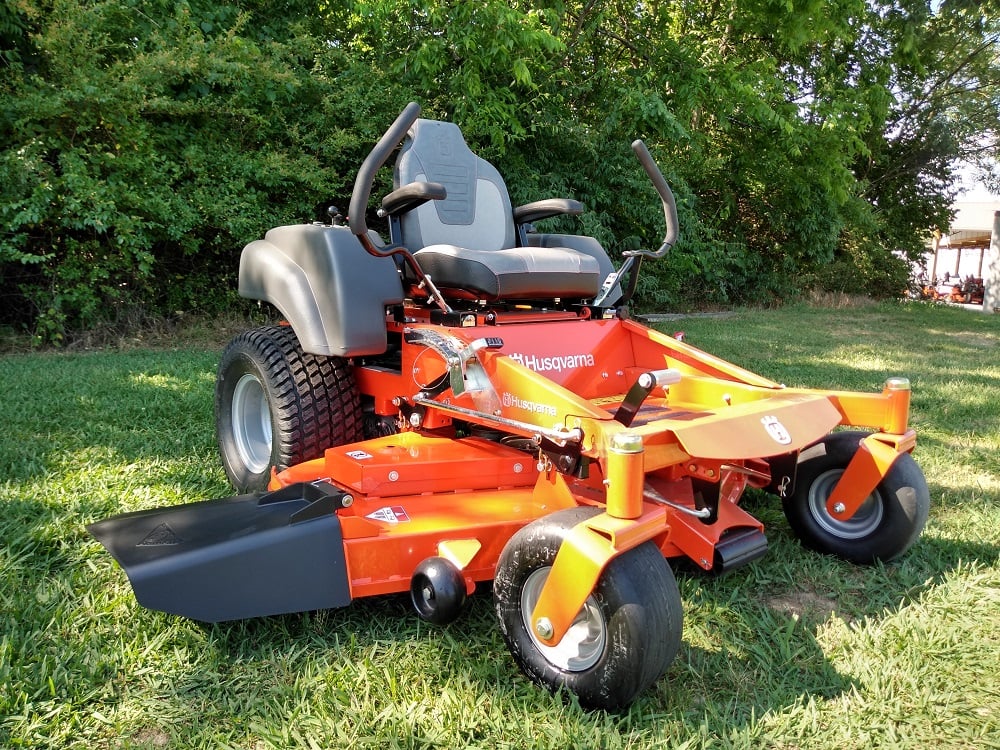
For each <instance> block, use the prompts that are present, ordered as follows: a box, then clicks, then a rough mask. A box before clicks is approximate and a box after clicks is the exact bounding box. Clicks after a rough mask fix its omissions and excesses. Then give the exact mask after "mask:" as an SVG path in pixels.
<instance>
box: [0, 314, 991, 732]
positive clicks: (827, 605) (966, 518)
mask: <svg viewBox="0 0 1000 750" xmlns="http://www.w3.org/2000/svg"><path fill="white" fill-rule="evenodd" d="M663 328H664V329H665V330H669V331H673V330H676V329H683V330H684V331H685V332H686V334H687V341H688V342H689V343H693V344H695V345H696V346H701V347H703V348H705V349H707V350H709V351H711V352H713V353H716V354H718V355H720V356H723V357H725V358H727V359H730V360H732V361H735V362H737V363H739V364H742V365H744V366H746V367H748V368H749V369H752V370H755V371H758V372H760V373H762V374H765V375H768V376H770V377H772V378H775V379H777V380H780V381H782V382H785V383H787V384H789V385H806V386H816V387H830V388H834V387H835V388H849V389H859V390H876V391H877V390H880V389H881V385H882V382H883V381H884V380H885V378H886V377H888V376H891V375H906V376H908V377H909V378H910V379H911V380H912V383H913V403H912V414H913V417H912V424H913V426H915V427H916V429H917V431H918V434H919V436H920V437H919V442H918V446H917V451H916V454H915V455H916V458H917V460H918V461H919V463H920V464H921V465H922V467H923V468H924V471H925V473H926V475H927V478H928V482H929V484H930V489H931V498H932V507H931V516H930V521H929V522H928V525H927V528H926V530H925V532H924V534H923V536H922V538H921V539H920V541H918V543H917V544H916V545H915V546H914V548H913V549H912V550H911V551H910V552H909V553H908V554H907V555H906V556H904V557H903V558H902V559H901V560H899V561H898V562H896V563H893V564H892V565H886V566H879V567H874V568H859V567H854V566H852V565H849V564H847V563H843V562H839V561H837V560H835V559H830V558H824V557H820V556H818V555H816V554H813V553H809V552H807V551H805V550H803V549H801V548H800V547H799V545H798V543H797V542H796V541H795V539H794V538H793V537H792V536H791V534H790V533H789V531H788V529H787V526H786V524H785V522H784V519H783V516H782V515H781V511H780V507H778V505H777V503H776V502H774V501H773V500H771V499H769V498H764V497H763V496H761V497H753V498H750V499H749V500H748V505H749V507H750V508H751V510H752V512H754V513H756V514H758V515H759V516H760V517H761V518H762V519H763V521H764V523H765V524H767V526H768V538H769V541H770V544H771V549H770V551H769V553H768V555H767V556H766V557H764V558H763V559H762V560H760V561H758V562H756V563H754V564H753V565H751V566H748V567H746V568H742V569H740V570H737V571H735V572H733V573H730V574H728V575H726V576H723V577H705V576H699V575H682V576H680V579H679V582H680V586H681V593H682V597H683V601H684V607H685V618H686V619H685V623H684V644H683V646H682V648H681V651H680V654H679V655H678V658H677V659H676V661H675V662H674V664H673V666H672V667H671V669H670V670H669V672H668V673H667V675H666V676H665V677H664V678H663V679H661V680H660V682H659V683H657V685H656V686H655V689H653V690H651V691H649V692H648V693H646V694H645V695H643V696H642V697H641V698H640V700H639V701H637V702H636V703H635V705H634V706H633V707H632V708H631V709H630V710H629V711H628V712H626V713H623V714H621V715H610V714H605V713H600V712H598V713H587V712H585V711H582V710H580V709H579V707H578V706H576V705H574V704H572V703H566V702H564V701H563V700H562V699H561V698H560V697H558V696H551V695H549V694H548V693H546V692H544V691H543V690H541V689H539V688H536V687H535V686H533V685H532V684H531V683H529V682H528V681H527V680H526V679H525V678H524V677H523V676H522V675H521V674H520V672H519V671H518V669H517V667H516V666H515V664H514V663H513V661H512V659H511V658H510V656H509V655H508V653H507V651H506V649H505V647H504V644H503V641H502V640H501V637H500V635H499V632H498V631H497V628H496V625H495V623H494V621H493V614H492V606H491V605H492V602H491V598H490V594H489V591H484V592H481V593H480V594H479V595H478V596H476V597H474V598H473V601H472V604H471V606H470V607H469V608H468V611H467V612H466V614H465V615H464V616H463V617H462V618H460V619H459V621H458V622H456V623H454V624H453V625H451V626H449V627H448V628H446V629H438V628H435V627H430V626H428V625H426V624H424V623H422V622H421V621H420V620H418V619H417V617H416V616H415V615H414V614H413V613H412V611H411V608H410V605H409V602H408V601H407V600H406V598H405V597H387V598H382V599H376V600H367V601H359V602H356V603H355V604H353V605H351V606H350V607H348V608H345V609H342V610H335V611H329V612H320V613H312V614H306V615H292V616H285V617H277V618H270V619H260V620H253V621H247V622H240V623H230V624H222V625H214V626H203V625H199V624H196V623H194V622H190V621H187V620H183V619H180V618H177V617H173V616H169V615H164V614H160V613H155V612H150V611H147V610H144V609H142V608H140V607H139V606H138V605H137V604H136V603H135V600H134V599H133V597H132V594H131V589H130V588H129V586H128V582H127V580H126V578H125V576H124V574H123V572H122V571H121V570H120V569H119V568H118V567H117V565H116V564H115V563H114V561H113V560H112V558H111V557H110V556H109V555H107V554H106V553H105V552H104V551H103V549H102V548H101V546H100V545H99V544H98V543H97V542H95V541H93V540H92V539H91V538H90V537H89V536H88V535H87V534H86V532H85V531H84V525H85V524H86V523H88V522H90V521H93V520H96V519H99V518H102V517H105V516H107V515H111V514H115V513H118V512H121V511H125V510H135V509H139V508H149V507H155V506H159V505H164V504H171V503H179V502H185V501H190V500H197V499H204V498H208V497H218V496H224V495H227V494H230V493H229V489H228V487H227V484H226V481H225V477H224V475H223V473H222V471H221V469H220V467H219V462H218V459H217V456H216V453H215V446H214V438H213V427H212V425H213V417H212V388H213V381H214V368H215V363H216V360H217V356H218V354H217V352H216V351H214V350H213V351H209V350H207V349H206V347H205V346H204V345H199V344H198V343H193V344H190V345H184V346H179V347H178V348H176V349H173V350H162V349H161V350H152V351H147V350H134V351H111V350H108V351H96V352H87V353H63V354H59V353H55V354H49V353H46V354H23V355H8V356H4V357H0V371H2V373H3V378H2V380H3V395H2V397H0V428H2V429H0V602H2V607H3V627H2V630H0V746H2V747H21V746H25V747H81V748H83V747H86V748H93V747H149V748H161V747H206V748H216V747H240V748H270V747H289V746H302V747H348V746H350V747H373V748H386V747H482V748H490V749H491V750H492V749H494V748H526V747H540V748H560V749H561V748H566V747H580V748H591V747H602V748H618V747H631V748H638V747H649V746H662V747H671V748H688V747H692V748H693V747H779V748H800V747H801V748H838V749H839V748H853V747H858V748H864V747H879V748H884V747H910V748H928V747H941V748H956V747H958V748H977V749H979V748H987V747H993V748H1000V316H986V315H981V314H978V313H973V312H969V311H965V310H958V309H954V308H943V307H932V306H926V305H917V304H911V305H886V306H880V305H871V306H860V307H846V308H843V309H818V308H811V307H794V308H788V309H784V310H779V311H765V312H746V313H739V314H737V315H734V316H731V317H727V318H697V319H686V320H682V321H679V322H674V323H670V324H666V325H664V326H663Z"/></svg>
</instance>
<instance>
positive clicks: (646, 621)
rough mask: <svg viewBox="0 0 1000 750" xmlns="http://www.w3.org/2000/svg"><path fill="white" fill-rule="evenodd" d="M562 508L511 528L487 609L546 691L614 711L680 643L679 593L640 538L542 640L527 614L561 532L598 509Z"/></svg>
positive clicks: (650, 679) (655, 675) (663, 666)
mask: <svg viewBox="0 0 1000 750" xmlns="http://www.w3.org/2000/svg"><path fill="white" fill-rule="evenodd" d="M598 512H599V511H598V509H596V508H582V507H581V508H570V509H569V510H564V511H559V512H557V513H553V514H552V515H550V516H546V517H544V518H541V519H539V520H538V521H535V522H534V523H531V524H529V525H527V526H525V527H524V528H523V529H521V530H520V531H519V532H517V533H516V534H515V535H514V536H513V537H511V539H510V541H509V542H508V543H507V546H506V547H504V550H503V553H502V554H501V556H500V560H499V562H498V564H497V571H496V576H495V579H494V582H493V591H494V599H495V608H496V613H497V618H498V619H499V623H500V631H501V633H502V634H503V637H504V640H505V641H506V642H507V647H508V648H509V649H510V652H511V654H512V655H513V656H514V659H515V661H517V663H518V666H520V668H521V669H522V670H523V671H524V673H525V674H526V675H527V676H528V677H530V678H531V679H532V680H534V681H535V682H537V683H538V684H540V685H542V686H544V687H547V688H548V689H550V690H553V691H555V690H558V689H560V688H565V689H566V690H567V691H569V692H571V693H574V694H576V695H577V696H578V697H579V700H580V703H581V705H583V706H585V707H587V708H599V709H605V710H611V711H613V710H617V709H620V708H623V707H625V706H627V705H628V704H629V703H631V702H632V701H633V700H635V698H636V697H637V696H638V695H639V694H640V693H641V692H642V691H644V690H645V689H646V688H648V687H649V686H650V685H652V684H653V683H654V682H656V680H657V679H659V677H660V676H661V675H662V674H663V673H664V672H665V671H666V670H667V667H669V666H670V663H671V662H672V661H673V659H674V656H675V655H676V654H677V650H678V648H679V647H680V642H681V628H682V614H681V599H680V592H679V591H678V589H677V582H676V581H675V580H674V576H673V573H672V572H671V570H670V566H669V565H668V564H667V562H666V560H664V559H663V555H662V554H661V553H660V551H659V549H658V548H657V547H656V545H655V544H653V543H652V542H646V543H644V544H642V545H640V546H638V547H636V548H634V549H631V550H629V551H628V552H625V553H624V554H622V555H619V556H618V557H616V558H614V559H613V560H612V561H611V562H610V563H609V564H608V565H607V567H606V568H605V569H604V572H603V573H602V574H601V577H600V578H599V579H598V582H597V586H596V587H595V589H594V591H593V593H592V594H591V595H590V596H589V597H588V598H587V601H586V602H585V603H584V605H583V607H582V608H581V610H580V612H579V614H578V615H577V618H576V620H575V621H574V622H573V624H572V625H571V626H570V629H569V632H567V633H566V635H565V636H564V637H563V639H562V641H560V642H559V643H558V644H557V645H555V646H549V645H546V644H544V643H542V642H541V641H540V640H539V639H538V637H537V635H536V634H535V629H534V627H533V625H532V623H531V621H530V620H531V613H532V610H534V608H535V605H536V604H537V603H538V598H539V596H540V595H541V591H542V588H543V587H544V585H545V581H546V579H547V578H548V575H549V572H550V571H551V569H552V565H553V563H554V562H555V557H556V553H557V552H558V551H559V546H560V545H561V544H562V541H563V539H564V538H565V536H566V533H567V532H568V531H569V530H570V529H572V528H573V527H574V526H576V525H577V524H578V523H580V522H582V521H585V520H586V519H587V518H590V517H592V516H594V515H596V514H597V513H598Z"/></svg>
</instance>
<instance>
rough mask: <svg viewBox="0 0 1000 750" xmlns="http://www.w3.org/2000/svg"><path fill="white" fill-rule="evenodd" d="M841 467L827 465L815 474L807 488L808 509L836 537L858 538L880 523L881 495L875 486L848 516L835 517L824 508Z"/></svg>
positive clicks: (825, 529)
mask: <svg viewBox="0 0 1000 750" xmlns="http://www.w3.org/2000/svg"><path fill="white" fill-rule="evenodd" d="M843 473H844V471H843V469H830V470H829V471H826V472H824V473H822V474H820V475H819V476H818V477H816V480H815V481H814V482H813V483H812V486H811V487H810V488H809V513H810V514H811V515H812V517H813V518H814V519H815V520H816V523H818V524H819V525H820V526H821V527H822V528H823V530H824V531H826V532H827V533H829V534H833V535H834V536H836V537H839V538H840V539H861V538H862V537H865V536H868V535H869V534H871V533H872V532H873V531H875V529H877V528H878V526H879V524H880V523H882V496H881V495H879V492H878V490H875V491H874V492H872V494H870V495H869V496H868V497H866V498H865V500H864V502H863V503H861V505H860V506H859V507H858V510H857V512H855V514H854V515H853V516H852V517H851V518H848V519H840V518H835V517H833V516H831V515H830V513H829V511H827V509H826V501H827V499H828V498H829V497H830V494H831V493H832V492H833V488H834V487H836V486H837V482H838V481H839V480H840V477H841V476H842V475H843Z"/></svg>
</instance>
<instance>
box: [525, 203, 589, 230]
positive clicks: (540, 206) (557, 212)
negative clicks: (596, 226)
mask: <svg viewBox="0 0 1000 750" xmlns="http://www.w3.org/2000/svg"><path fill="white" fill-rule="evenodd" d="M582 213H583V204H582V203H580V201H575V200H573V199H572V198H548V199H546V200H543V201H533V202H532V203H525V204H524V205H523V206H518V207H517V208H515V209H514V223H515V224H527V223H529V222H532V221H541V220H542V219H548V218H550V217H552V216H579V215H580V214H582Z"/></svg>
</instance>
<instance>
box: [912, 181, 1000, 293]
mask: <svg viewBox="0 0 1000 750" xmlns="http://www.w3.org/2000/svg"><path fill="white" fill-rule="evenodd" d="M955 210H956V214H955V219H954V220H953V221H952V223H951V227H950V228H949V229H948V233H947V234H938V235H935V237H934V239H933V241H932V244H931V251H930V252H929V253H928V254H927V256H926V258H925V263H924V266H925V268H926V273H927V276H928V280H929V281H930V282H931V283H936V284H937V285H938V287H939V288H940V287H941V286H942V285H948V284H961V283H963V282H966V281H968V280H970V279H971V280H979V279H981V282H979V283H981V284H982V285H983V286H984V287H985V292H984V293H983V302H982V305H983V311H984V312H1000V200H990V201H959V202H957V203H955ZM976 300H977V301H978V297H977V298H976Z"/></svg>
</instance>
